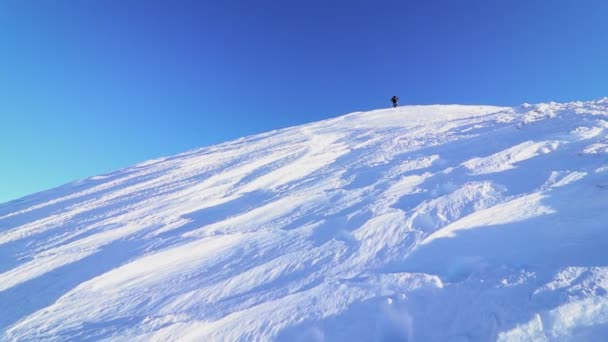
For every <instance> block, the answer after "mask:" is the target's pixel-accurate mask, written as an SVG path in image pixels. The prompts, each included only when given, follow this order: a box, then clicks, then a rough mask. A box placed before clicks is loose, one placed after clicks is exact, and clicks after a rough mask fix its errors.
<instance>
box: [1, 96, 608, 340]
mask: <svg viewBox="0 0 608 342" xmlns="http://www.w3.org/2000/svg"><path fill="white" fill-rule="evenodd" d="M607 130H608V98H606V99H602V100H598V101H593V102H574V103H566V104H558V103H546V104H537V105H530V104H524V105H522V106H519V107H515V108H507V107H492V106H459V105H437V106H409V107H400V108H396V109H385V110H376V111H371V112H358V113H352V114H348V115H344V116H341V117H337V118H333V119H329V120H325V121H321V122H316V123H311V124H307V125H303V126H299V127H292V128H287V129H282V130H277V131H272V132H268V133H265V134H260V135H255V136H250V137H245V138H242V139H238V140H235V141H231V142H227V143H224V144H220V145H216V146H212V147H206V148H201V149H198V150H194V151H190V152H187V153H183V154H180V155H177V156H173V157H167V158H160V159H157V160H152V161H148V162H145V163H141V164H138V165H135V166H133V167H130V168H127V169H124V170H120V171H116V172H114V173H110V174H106V175H102V176H96V177H91V178H88V179H84V180H80V181H76V182H73V183H70V184H66V185H64V186H62V187H59V188H56V189H52V190H48V191H45V192H41V193H37V194H33V195H31V196H28V197H25V198H22V199H19V200H15V201H12V202H8V203H5V204H1V205H0V339H2V340H6V341H33V340H45V341H66V340H87V341H88V340H114V341H178V340H179V341H249V340H251V341H269V340H277V341H488V340H501V341H527V340H538V341H563V340H571V341H583V340H585V341H603V340H605V337H606V336H607V335H608V249H607V247H608V226H607V225H608V210H607V209H606V203H608V201H607V200H608V134H607Z"/></svg>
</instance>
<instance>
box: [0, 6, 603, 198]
mask: <svg viewBox="0 0 608 342" xmlns="http://www.w3.org/2000/svg"><path fill="white" fill-rule="evenodd" d="M606 18H608V2H605V1H599V0H597V1H585V0H582V1H566V0H557V1H553V0H552V1H549V0H546V1H538V0H513V1H498V0H496V1H468V0H463V1H447V0H446V1H432V0H431V1H371V0H370V1H356V0H355V1H352V0H351V1H346V0H344V1H327V0H325V1H317V0H313V1H279V0H276V1H263V0H262V1H248V0H247V1H245V0H243V1H231V0H227V1H205V0H203V1H195V0H192V1H186V0H164V1H161V0H138V1H135V0H87V1H67V0H54V1H51V0H48V1H38V0H2V1H0V49H1V52H2V55H1V57H0V158H1V159H0V202H4V201H8V200H10V199H14V198H18V197H20V196H23V195H26V194H29V193H32V192H36V191H40V190H44V189H47V188H51V187H54V186H57V185H60V184H63V183H66V182H68V181H71V180H75V179H79V178H84V177H87V176H92V175H96V174H101V173H105V172H109V171H112V170H115V169H118V168H121V167H126V166H129V165H131V164H133V163H136V162H140V161H144V160H147V159H151V158H155V157H159V156H163V155H172V154H175V153H179V152H183V151H186V150H188V149H191V148H195V147H200V146H207V145H211V144H215V143H218V142H222V141H226V140H230V139H233V138H238V137H241V136H244V135H249V134H254V133H259V132H264V131H267V130H271V129H275V128H280V127H287V126H291V125H296V124H300V123H305V122H310V121H315V120H319V119H323V118H327V117H331V116H337V115H340V114H344V113H348V112H352V111H359V110H368V109H374V108H379V107H388V106H389V105H390V102H389V99H390V97H391V96H392V95H394V94H396V95H398V96H399V97H400V98H401V103H402V104H430V103H463V104H497V105H517V104H520V103H522V102H541V101H551V100H553V101H569V100H591V99H595V98H599V97H603V96H608V91H607V86H606V84H607V83H606V80H608V68H607V67H606V66H607V65H606V61H608V20H606Z"/></svg>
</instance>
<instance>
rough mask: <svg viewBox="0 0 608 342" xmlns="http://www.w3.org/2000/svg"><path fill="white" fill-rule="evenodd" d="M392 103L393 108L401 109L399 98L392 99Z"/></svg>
mask: <svg viewBox="0 0 608 342" xmlns="http://www.w3.org/2000/svg"><path fill="white" fill-rule="evenodd" d="M391 101H393V108H394V107H399V98H398V97H397V96H393V97H391Z"/></svg>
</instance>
